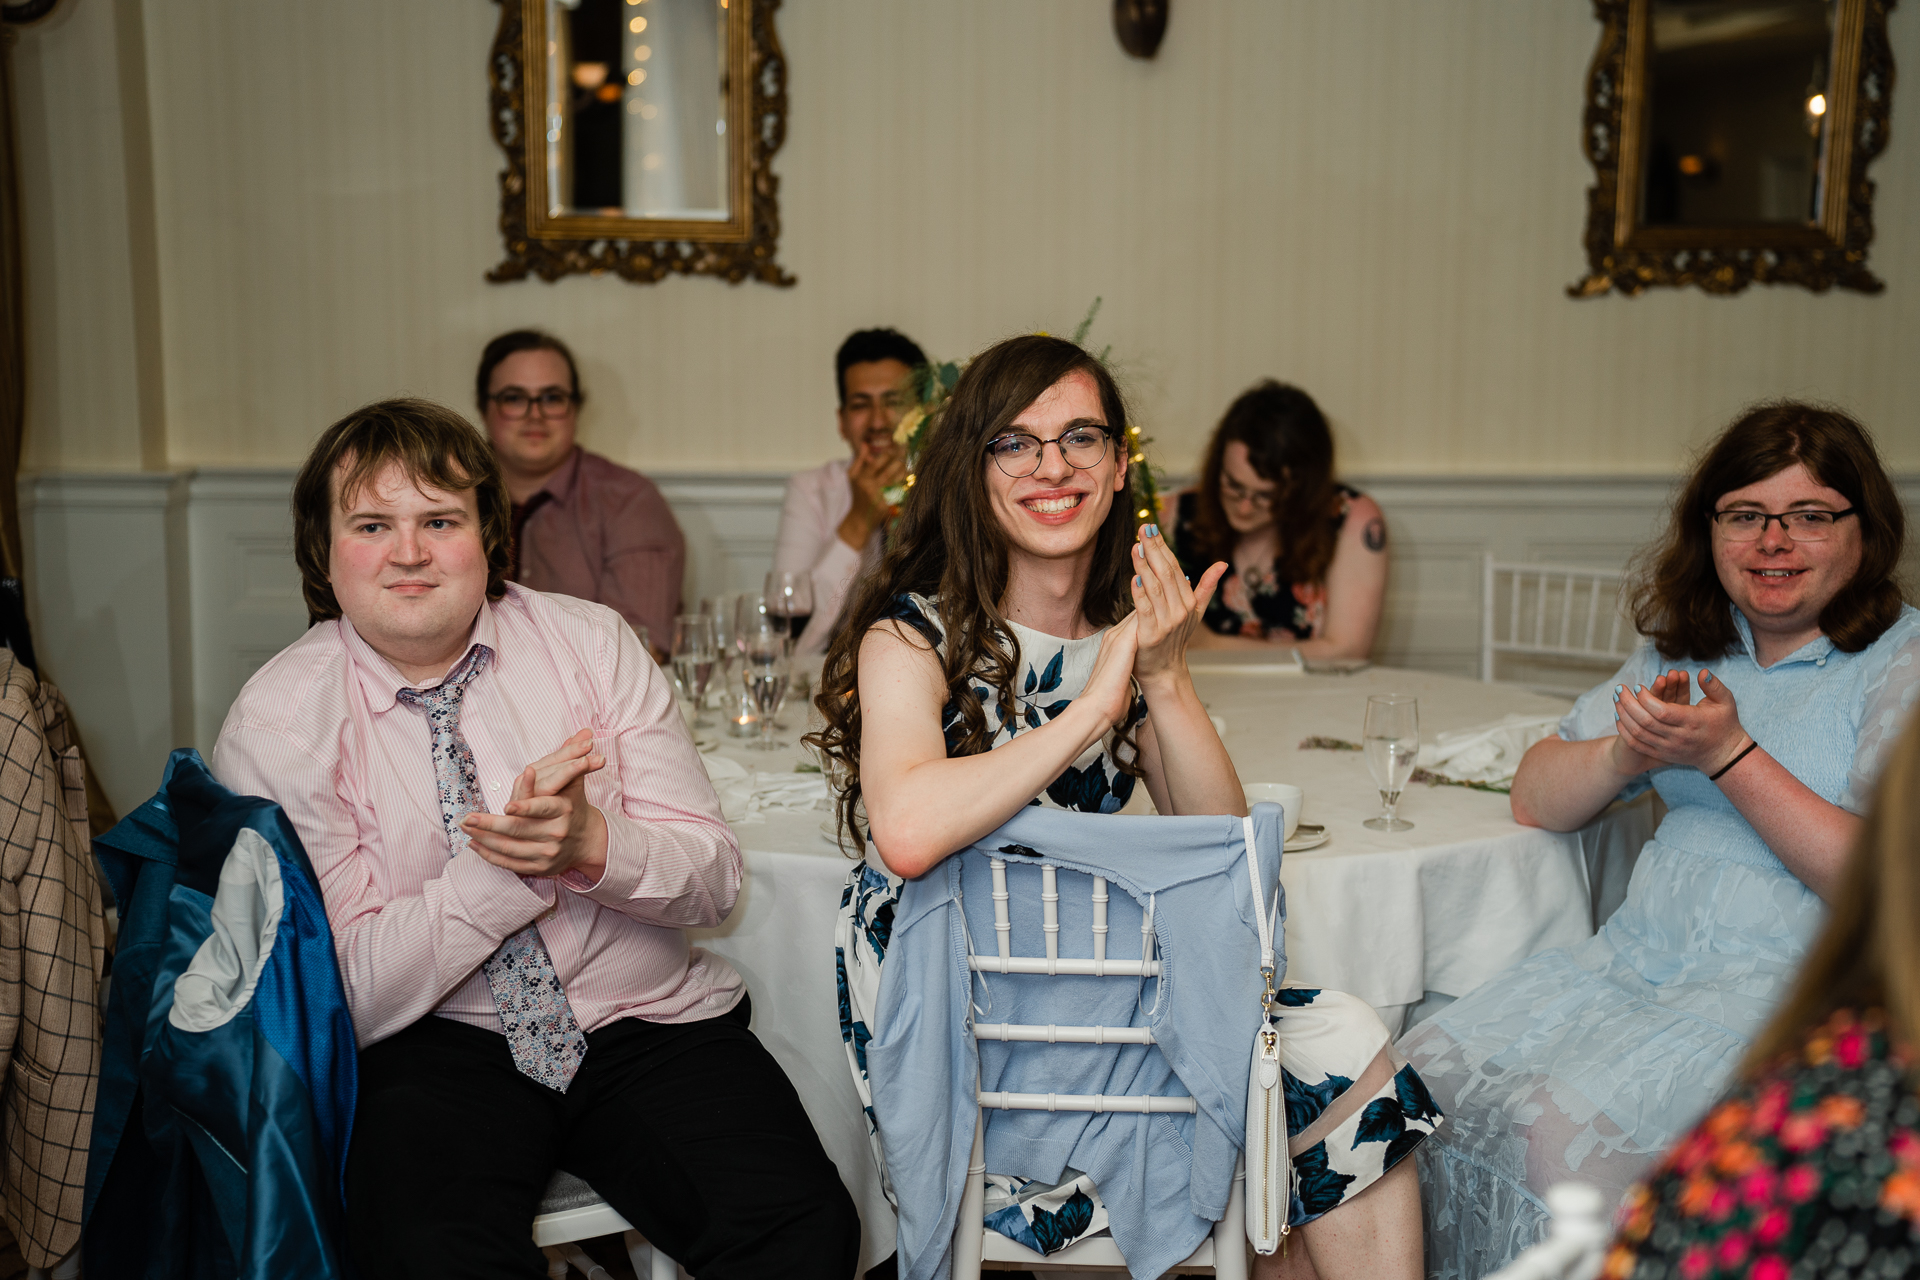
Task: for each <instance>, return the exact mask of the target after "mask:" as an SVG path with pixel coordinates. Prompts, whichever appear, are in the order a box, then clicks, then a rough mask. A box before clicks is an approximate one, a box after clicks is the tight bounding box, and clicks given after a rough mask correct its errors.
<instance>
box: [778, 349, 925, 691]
mask: <svg viewBox="0 0 1920 1280" xmlns="http://www.w3.org/2000/svg"><path fill="white" fill-rule="evenodd" d="M926 362H927V357H926V355H925V354H924V353H922V352H921V350H920V348H919V347H918V346H916V345H915V344H914V341H913V339H911V338H909V337H907V336H906V335H905V334H902V333H898V332H896V331H894V330H892V329H861V330H860V331H858V332H857V333H853V334H849V335H848V337H847V340H846V341H845V342H843V343H841V344H840V350H839V351H838V352H836V353H835V355H834V357H833V378H834V387H835V389H836V390H837V391H838V393H839V396H840V409H839V413H838V417H839V422H840V438H841V439H842V440H844V441H846V444H847V448H848V449H849V450H850V451H851V456H849V457H845V458H835V459H834V460H833V461H832V462H829V463H826V464H825V465H823V466H819V467H815V468H814V469H813V470H812V471H802V472H800V473H799V474H797V475H795V476H794V477H793V478H792V479H790V480H788V481H787V494H786V500H785V501H784V502H783V503H782V505H781V508H780V533H779V536H778V537H777V538H776V540H775V542H774V550H773V568H774V572H776V573H808V574H811V575H812V577H813V620H812V621H811V622H809V623H808V624H807V629H806V630H805V631H803V632H801V633H800V639H799V641H798V642H797V643H796V644H795V646H794V650H795V652H797V653H820V652H823V651H824V650H825V649H826V647H827V642H828V641H829V640H830V639H831V638H832V637H833V634H834V632H835V631H837V630H838V629H839V624H840V613H841V610H842V608H843V607H844V606H845V604H846V599H847V594H848V591H849V590H850V589H851V588H852V586H853V584H854V582H855V581H857V580H858V579H861V578H864V577H866V576H868V575H870V574H872V573H873V571H874V570H875V569H877V568H879V567H880V540H881V533H882V531H883V530H884V529H885V528H886V524H887V521H888V520H889V519H890V518H891V517H892V508H890V507H889V506H888V505H887V500H886V499H885V498H883V497H882V496H881V494H882V493H883V492H884V491H885V490H886V489H888V488H891V487H892V486H893V485H896V484H899V483H900V482H901V481H902V480H904V479H906V476H907V449H906V446H905V445H903V444H899V443H896V442H895V441H894V438H893V430H894V428H895V427H896V426H898V425H899V423H900V418H901V416H902V415H903V414H905V413H906V411H907V406H908V403H909V400H910V398H911V393H910V392H909V390H908V386H907V383H908V380H909V379H910V378H911V377H912V375H913V371H914V370H915V369H916V368H918V367H919V366H921V365H923V364H925V363H926Z"/></svg>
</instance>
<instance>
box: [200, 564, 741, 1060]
mask: <svg viewBox="0 0 1920 1280" xmlns="http://www.w3.org/2000/svg"><path fill="white" fill-rule="evenodd" d="M472 643H474V644H484V645H486V646H487V647H488V648H490V649H492V650H493V653H494V657H493V660H492V662H491V663H489V665H488V666H487V668H486V670H484V671H483V672H481V673H480V674H479V675H478V676H475V677H474V678H473V680H472V681H471V683H470V684H469V685H468V688H467V692H466V695H465V697H464V699H463V700H462V704H461V713H460V731H461V734H462V735H463V736H464V737H465V738H466V740H467V743H468V745H469V746H470V747H471V748H472V749H473V758H474V764H475V765H476V766H477V768H478V770H479V777H480V788H481V794H482V796H483V797H484V799H485V800H486V806H487V808H488V809H490V810H492V811H494V812H498V811H499V809H500V808H501V806H502V805H504V804H505V803H506V801H507V798H508V797H509V796H510V795H511V794H512V792H513V781H514V778H515V777H516V776H517V775H518V774H519V772H520V770H521V769H523V768H525V767H526V765H527V764H529V763H531V762H532V761H534V760H537V759H539V758H540V757H541V756H544V755H546V754H548V753H549V752H551V751H553V750H554V749H555V748H557V747H558V746H559V745H560V744H561V742H563V741H564V740H565V739H566V738H567V737H568V736H569V735H570V734H573V733H575V732H577V731H578V730H579V729H581V728H582V727H587V726H591V728H592V729H593V734H594V739H593V749H594V750H595V751H596V752H598V753H599V754H601V755H603V756H605V757H606V760H607V764H606V767H605V768H603V769H601V770H600V771H599V772H598V773H595V774H591V775H589V776H588V778H587V782H586V789H587V799H588V800H589V801H591V802H592V803H593V805H594V806H595V807H596V808H598V809H599V810H600V811H601V813H603V814H604V815H605V816H606V820H607V867H606V871H605V872H604V873H603V874H602V875H601V877H600V879H599V881H598V882H596V883H592V884H589V883H588V882H587V880H586V877H584V876H582V875H580V874H579V873H578V872H569V873H568V874H567V875H565V876H562V877H559V878H558V879H557V880H556V879H523V878H522V877H520V876H517V875H515V874H514V873H513V872H511V871H508V870H506V869H505V868H502V867H497V866H495V865H493V864H492V863H490V862H488V861H486V860H485V859H484V858H482V857H481V856H480V855H479V854H478V853H476V852H474V851H473V850H472V849H466V850H464V851H463V852H461V853H460V854H459V855H457V856H455V857H452V858H449V857H448V856H447V855H448V843H447V834H446V828H445V826H444V825H443V824H442V821H441V816H440V802H439V799H438V792H437V789H436V785H435V781H434V772H433V748H432V744H431V741H430V738H429V734H428V728H427V720H426V716H425V714H424V713H423V712H422V711H420V710H418V709H416V708H413V707H409V706H408V705H406V704H405V703H403V702H400V701H399V700H398V699H397V698H396V697H395V694H396V693H397V692H398V691H399V690H401V689H404V688H407V687H408V685H407V681H405V680H404V679H402V678H401V677H400V675H399V673H398V672H396V671H395V670H394V669H393V667H392V666H391V665H390V664H389V663H388V662H387V661H386V660H385V659H384V658H382V657H381V656H380V655H379V654H377V653H375V652H374V651H373V649H372V648H371V647H370V646H369V645H368V644H367V642H366V641H365V640H362V639H361V638H360V635H359V633H358V632H356V631H355V630H354V629H353V627H352V626H351V625H350V624H349V623H348V622H347V621H346V619H344V618H342V619H338V620H336V621H333V622H323V623H320V624H319V625H317V626H314V627H312V628H310V629H308V631H307V633H306V635H304V636H302V637H301V638H300V639H299V640H297V641H295V642H294V643H293V644H291V645H289V646H287V647H286V648H285V649H283V650H281V652H280V653H279V654H277V655H276V656H275V657H274V658H273V659H272V661H270V662H268V663H267V664H266V666H264V667H262V668H260V670H259V671H258V672H256V673H255V675H254V677H253V678H252V679H251V680H249V681H247V684H246V687H245V688H244V689H242V690H241V691H240V696H239V698H237V699H236V700H235V701H234V704H233V709H232V710H231V711H229V712H228V713H227V722H226V724H225V726H223V727H222V728H221V730H220V740H219V743H218V744H217V745H216V746H215V747H214V751H213V771H214V774H215V776H217V777H218V778H219V779H220V781H221V782H223V783H225V784H226V785H227V786H228V787H230V788H232V789H233V790H234V791H237V792H240V793H242V794H245V795H259V796H265V797H267V798H268V799H270V800H273V801H275V802H276V803H278V804H279V805H280V807H281V808H282V809H284V810H286V813H287V816H288V818H289V819H291V820H292V822H293V825H294V828H295V830H297V831H298V832H299V833H300V839H301V840H302V842H304V843H305V844H306V847H307V855H308V856H309V857H310V858H311V859H312V860H313V867H314V870H315V872H316V873H318V875H319V877H320V889H321V892H322V893H323V894H324V895H325V897H326V902H327V917H328V919H329V920H330V921H331V922H332V925H333V935H334V947H335V949H336V951H337V952H338V955H339V958H340V970H341V976H342V978H343V979H344V980H345V983H346V989H347V1004H348V1006H349V1007H350V1008H351V1010H352V1013H353V1024H354V1030H355V1031H356V1032H357V1033H358V1035H359V1039H360V1043H361V1044H362V1045H363V1046H364V1045H368V1044H372V1043H374V1042H375V1041H377V1040H381V1039H383V1038H385V1037H387V1036H390V1035H392V1034H394V1033H395V1032H397V1031H399V1030H401V1029H402V1028H404V1027H407V1026H409V1025H411V1024H412V1023H414V1022H416V1021H418V1020H419V1019H420V1018H422V1017H425V1016H426V1015H427V1014H429V1013H438V1014H441V1015H443V1016H445V1017H449V1018H454V1019H457V1020H459V1021H461V1022H468V1023H472V1024H473V1025H475V1026H482V1027H489V1028H492V1029H493V1030H496V1031H497V1030H499V1029H500V1018H499V1014H498V1013H497V1012H496V1011H495V1008H494V1003H493V997H492V994H491V993H490V991H489V990H488V987H487V979H486V975H485V974H484V973H482V972H481V971H480V963H481V961H483V960H485V959H486V958H487V957H488V956H489V955H491V954H493V952H494V950H495V949H496V948H498V947H499V945H500V943H501V942H502V941H503V940H505V939H506V938H508V937H509V936H511V935H512V934H514V933H516V932H518V931H519V930H520V929H521V928H523V927H524V926H525V925H527V924H528V923H529V922H531V921H536V920H537V921H538V923H539V928H540V938H541V941H543V942H544V943H545V944H546V947H547V952H548V954H549V955H551V956H552V957H553V964H554V969H555V972H557V973H558V975H559V977H560V981H561V983H562V984H563V985H564V986H565V987H566V992H567V999H568V1002H569V1003H570V1004H571V1005H572V1006H573V1012H574V1016H575V1017H576V1018H577V1019H578V1020H579V1022H580V1025H581V1027H582V1028H583V1029H585V1030H588V1031H592V1030H594V1029H595V1028H597V1027H602V1026H605V1025H606V1024H607V1023H609V1022H612V1021H613V1020H614V1019H616V1018H628V1017H636V1018H645V1019H647V1020H648V1021H651V1022H692V1021H696V1020H698V1019H701V1018H710V1017H714V1016H717V1015H719V1014H721V1013H725V1012H726V1011H727V1010H728V1009H731V1008H732V1007H733V1006H734V1005H735V1004H737V1003H738V1002H739V999H740V995H741V989H742V984H741V981H740V977H739V975H738V974H736V973H735V972H734V971H733V969H732V968H731V967H729V966H728V964H727V963H726V962H725V961H724V960H721V959H720V958H719V957H717V956H711V955H708V954H707V953H705V952H704V951H702V950H701V949H699V948H698V947H689V946H688V945H687V938H686V934H685V933H683V932H682V930H684V929H687V928H693V927H702V926H712V925H717V924H719V923H720V922H721V921H722V920H724V919H725V918H726V916H727V914H728V912H730V911H732V910H733V903H734V899H735V898H736V897H737V896H738V895H739V892H740V876H741V862H740V846H739V844H738V843H737V842H736V841H735V839H734V837H733V832H732V830H731V829H729V828H728V826H727V824H726V822H725V820H724V819H723V818H722V817H721V816H720V802H719V799H718V798H717V797H716V796H715V795H714V793H713V785H712V784H711V783H710V782H708V781H707V774H706V770H705V769H703V768H702V767H701V765H700V758H699V756H698V755H697V754H696V753H695V751H694V749H693V743H692V741H691V740H690V739H689V738H688V736H687V731H686V728H685V726H684V724H683V723H682V721H681V719H680V715H679V712H678V711H677V710H676V709H675V707H674V704H673V697H672V695H671V693H670V692H669V691H668V687H667V681H666V679H665V677H663V676H662V675H661V673H660V669H659V668H658V667H656V666H654V664H653V661H652V659H651V658H649V657H648V656H647V655H646V654H645V653H644V652H643V651H642V650H641V648H640V643H639V641H638V640H637V639H636V638H635V637H634V635H633V633H632V631H631V630H629V629H628V627H627V625H626V624H625V623H624V622H623V621H622V620H621V619H620V616H619V615H618V614H616V613H614V612H613V611H612V610H611V609H607V608H605V607H603V606H601V605H597V604H589V603H588V602H586V601H584V600H575V599H572V598H570V597H567V596H550V595H543V594H541V593H540V592H537V591H530V590H528V589H526V588H525V587H521V586H518V585H516V584H513V583H509V584H507V594H506V596H505V598H503V599H501V600H500V601H498V602H497V603H489V604H485V605H482V606H481V609H480V613H479V615H478V616H477V617H476V618H475V620H474V625H473V635H472ZM436 683H437V682H436Z"/></svg>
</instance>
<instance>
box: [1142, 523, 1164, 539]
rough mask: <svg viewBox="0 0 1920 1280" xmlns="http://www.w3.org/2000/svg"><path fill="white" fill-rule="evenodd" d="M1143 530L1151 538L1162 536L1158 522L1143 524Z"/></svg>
mask: <svg viewBox="0 0 1920 1280" xmlns="http://www.w3.org/2000/svg"><path fill="white" fill-rule="evenodd" d="M1141 532H1142V533H1144V534H1146V535H1147V536H1148V537H1149V538H1157V537H1159V536H1160V526H1159V525H1157V524H1149V525H1142V526H1141Z"/></svg>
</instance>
